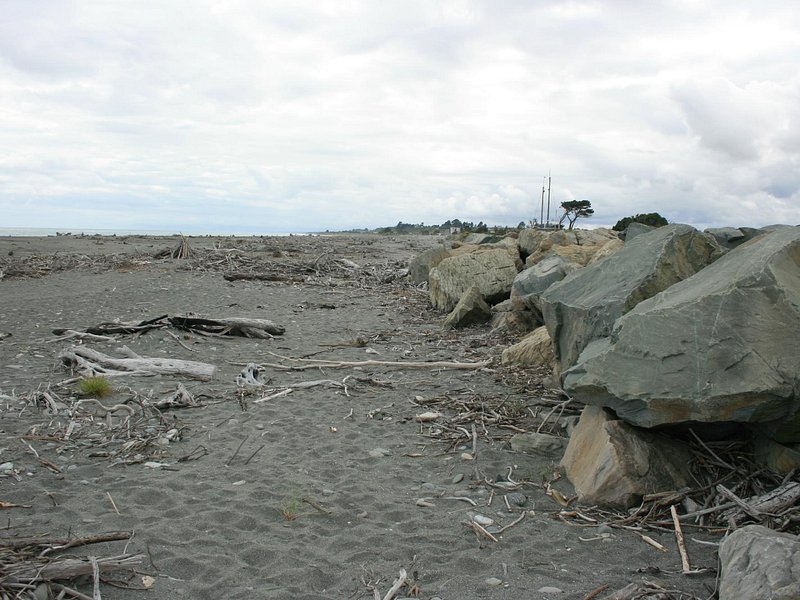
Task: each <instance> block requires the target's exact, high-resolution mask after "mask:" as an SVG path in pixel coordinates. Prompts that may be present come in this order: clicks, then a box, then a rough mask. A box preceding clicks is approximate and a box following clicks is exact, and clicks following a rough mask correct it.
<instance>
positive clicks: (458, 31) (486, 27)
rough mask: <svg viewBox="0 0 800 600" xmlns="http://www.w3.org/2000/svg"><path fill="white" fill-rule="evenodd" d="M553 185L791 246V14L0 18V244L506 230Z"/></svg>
mask: <svg viewBox="0 0 800 600" xmlns="http://www.w3.org/2000/svg"><path fill="white" fill-rule="evenodd" d="M550 171H552V204H553V209H552V212H551V216H552V215H555V214H556V212H557V211H556V208H555V207H556V206H557V205H558V204H560V203H561V202H563V201H565V200H572V199H581V200H582V199H586V200H590V201H591V202H592V206H593V207H594V209H595V216H594V217H592V219H590V220H586V221H584V222H585V223H586V224H587V225H588V224H589V223H590V222H591V223H593V224H596V225H600V224H606V225H612V224H614V223H615V222H616V221H617V220H618V219H619V218H621V217H624V216H628V215H632V214H635V213H639V212H653V211H655V212H659V213H661V214H662V215H663V216H665V217H666V218H667V219H669V220H670V221H675V222H685V223H690V224H693V225H695V226H699V227H706V226H722V225H754V226H761V225H766V224H770V223H778V222H781V223H791V224H798V223H800V10H798V8H797V4H796V3H795V2H794V1H791V0H781V1H773V0H759V2H754V1H751V0H747V1H743V0H709V1H705V0H672V1H667V0H661V1H659V0H649V1H647V2H641V1H639V0H635V1H634V0H618V1H612V0H605V1H602V0H597V1H591V0H587V1H582V0H575V1H566V2H561V1H535V0H527V1H526V0H484V1H479V0H475V1H470V0H453V1H436V0H421V1H414V0H397V1H395V0H363V1H362V0H285V1H273V0H238V1H237V0H231V1H223V0H220V1H216V2H214V1H210V0H188V1H185V2H183V1H173V0H158V1H155V0H153V1H149V0H136V1H133V0H130V1H125V0H116V1H111V0H105V1H104V0H76V1H69V0H52V1H43V0H0V227H23V226H29V227H56V228H65V229H66V228H81V227H82V228H123V229H142V228H144V229H158V230H169V231H178V230H180V231H185V232H191V231H243V232H246V231H255V232H258V231H261V232H266V231H308V230H324V229H332V230H333V229H345V228H353V227H370V228H371V227H376V226H383V225H392V224H395V223H397V222H398V221H400V220H402V221H404V222H414V223H418V222H425V223H441V222H443V221H445V220H447V219H452V218H460V219H462V220H471V221H475V222H477V221H484V222H486V223H489V224H508V225H516V224H517V223H518V222H520V221H526V222H527V221H528V220H529V219H532V218H534V217H536V218H538V217H539V211H540V199H541V188H542V178H543V176H545V175H547V173H548V172H550ZM559 212H560V211H559ZM580 223H581V221H579V224H580Z"/></svg>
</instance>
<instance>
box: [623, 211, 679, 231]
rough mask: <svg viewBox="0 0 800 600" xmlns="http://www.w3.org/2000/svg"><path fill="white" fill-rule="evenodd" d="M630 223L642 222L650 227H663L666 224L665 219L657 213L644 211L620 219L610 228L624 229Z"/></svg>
mask: <svg viewBox="0 0 800 600" xmlns="http://www.w3.org/2000/svg"><path fill="white" fill-rule="evenodd" d="M631 223H642V224H643V225H649V226H650V227H663V226H664V225H667V220H666V219H665V218H664V217H662V216H661V215H660V214H658V213H644V214H638V215H635V216H633V217H625V218H624V219H620V220H619V221H617V224H616V225H614V227H612V228H611V229H613V230H614V231H625V230H626V229H627V228H628V225H630V224H631Z"/></svg>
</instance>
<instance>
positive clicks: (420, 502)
mask: <svg viewBox="0 0 800 600" xmlns="http://www.w3.org/2000/svg"><path fill="white" fill-rule="evenodd" d="M417 506H421V507H422V508H432V507H434V506H436V505H435V504H434V503H433V502H431V501H430V500H426V499H425V498H420V499H419V500H417Z"/></svg>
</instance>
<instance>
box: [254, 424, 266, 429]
mask: <svg viewBox="0 0 800 600" xmlns="http://www.w3.org/2000/svg"><path fill="white" fill-rule="evenodd" d="M256 429H258V430H261V429H264V425H263V424H261V423H259V424H258V425H256Z"/></svg>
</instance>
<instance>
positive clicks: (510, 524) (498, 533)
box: [497, 496, 527, 535]
mask: <svg viewBox="0 0 800 600" xmlns="http://www.w3.org/2000/svg"><path fill="white" fill-rule="evenodd" d="M503 497H504V498H505V496H503ZM526 514H527V511H524V510H523V511H522V514H521V515H520V516H519V517H517V518H516V519H514V520H513V521H511V523H509V524H508V525H505V526H503V527H501V528H500V529H498V530H497V535H500V534H501V533H503V532H504V531H505V530H506V529H511V528H512V527H514V525H517V524H519V523H522V520H523V519H524V518H525V515H526Z"/></svg>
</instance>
